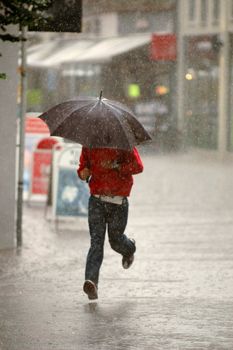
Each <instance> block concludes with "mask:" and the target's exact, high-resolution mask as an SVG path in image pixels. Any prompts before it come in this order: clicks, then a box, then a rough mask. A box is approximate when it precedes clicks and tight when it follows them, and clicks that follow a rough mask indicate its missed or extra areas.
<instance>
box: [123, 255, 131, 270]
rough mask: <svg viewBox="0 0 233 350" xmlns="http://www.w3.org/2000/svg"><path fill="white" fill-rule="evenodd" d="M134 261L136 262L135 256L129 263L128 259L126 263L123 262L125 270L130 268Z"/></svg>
mask: <svg viewBox="0 0 233 350" xmlns="http://www.w3.org/2000/svg"><path fill="white" fill-rule="evenodd" d="M133 262H134V256H133V257H132V260H131V262H130V263H129V264H128V263H127V261H125V262H124V263H123V262H122V266H123V268H124V269H125V270H127V269H129V268H130V266H131V265H132V264H133Z"/></svg>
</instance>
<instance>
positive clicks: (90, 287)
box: [83, 280, 98, 300]
mask: <svg viewBox="0 0 233 350" xmlns="http://www.w3.org/2000/svg"><path fill="white" fill-rule="evenodd" d="M83 291H84V292H85V293H86V294H87V296H88V299H90V300H95V299H98V291H97V286H96V285H95V283H94V282H92V281H90V280H87V281H85V282H84V285H83Z"/></svg>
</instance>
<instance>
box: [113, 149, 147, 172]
mask: <svg viewBox="0 0 233 350" xmlns="http://www.w3.org/2000/svg"><path fill="white" fill-rule="evenodd" d="M119 172H120V174H122V175H128V174H130V175H134V174H139V173H141V172H143V164H142V160H141V158H140V156H139V153H138V151H137V149H136V148H135V147H134V149H133V150H132V151H130V152H129V154H128V155H127V157H126V159H125V161H124V162H123V163H121V164H120V166H119Z"/></svg>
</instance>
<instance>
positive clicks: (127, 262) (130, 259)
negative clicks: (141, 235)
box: [122, 239, 135, 269]
mask: <svg viewBox="0 0 233 350" xmlns="http://www.w3.org/2000/svg"><path fill="white" fill-rule="evenodd" d="M131 241H132V242H133V243H134V245H135V240H134V239H131ZM133 262H134V254H132V255H128V256H123V258H122V266H123V268H124V269H128V268H129V267H130V266H131V265H132V263H133Z"/></svg>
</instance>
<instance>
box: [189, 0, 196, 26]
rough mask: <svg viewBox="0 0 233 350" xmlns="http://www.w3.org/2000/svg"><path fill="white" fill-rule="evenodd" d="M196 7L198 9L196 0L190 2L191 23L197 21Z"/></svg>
mask: <svg viewBox="0 0 233 350" xmlns="http://www.w3.org/2000/svg"><path fill="white" fill-rule="evenodd" d="M196 7H197V1H196V0H189V4H188V20H189V22H194V21H195V19H196Z"/></svg>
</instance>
